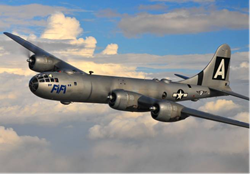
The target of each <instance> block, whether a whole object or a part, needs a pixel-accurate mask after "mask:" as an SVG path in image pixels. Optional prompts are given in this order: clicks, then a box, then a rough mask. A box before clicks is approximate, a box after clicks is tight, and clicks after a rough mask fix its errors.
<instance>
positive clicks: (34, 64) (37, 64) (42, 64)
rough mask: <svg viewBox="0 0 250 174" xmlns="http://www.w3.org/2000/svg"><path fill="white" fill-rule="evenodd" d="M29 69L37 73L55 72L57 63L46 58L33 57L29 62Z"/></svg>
mask: <svg viewBox="0 0 250 174" xmlns="http://www.w3.org/2000/svg"><path fill="white" fill-rule="evenodd" d="M27 61H28V62H29V68H30V69H31V70H33V71H36V72H45V71H53V70H54V69H55V62H53V60H52V59H50V58H49V57H45V56H37V55H32V56H31V57H30V58H29V59H28V60H27Z"/></svg>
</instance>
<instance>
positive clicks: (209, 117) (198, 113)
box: [181, 107, 249, 128]
mask: <svg viewBox="0 0 250 174" xmlns="http://www.w3.org/2000/svg"><path fill="white" fill-rule="evenodd" d="M181 112H182V113H183V114H187V115H191V116H195V117H199V118H204V119H207V120H212V121H217V122H221V123H226V124H231V125H235V126H240V127H244V128H249V124H248V123H244V122H240V121H237V120H233V119H229V118H225V117H221V116H217V115H213V114H209V113H206V112H202V111H198V110H195V109H191V108H186V107H184V108H183V109H182V111H181Z"/></svg>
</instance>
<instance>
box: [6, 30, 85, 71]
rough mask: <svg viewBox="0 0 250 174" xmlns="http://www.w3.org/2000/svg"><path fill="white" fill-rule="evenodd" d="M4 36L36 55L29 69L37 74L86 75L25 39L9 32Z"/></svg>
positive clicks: (30, 59)
mask: <svg viewBox="0 0 250 174" xmlns="http://www.w3.org/2000/svg"><path fill="white" fill-rule="evenodd" d="M4 34H5V35H6V36H8V37H9V38H11V39H13V40H14V41H16V42H17V43H19V44H20V45H22V46H23V47H25V48H26V49H28V50H30V51H31V52H33V53H34V55H33V56H31V57H30V58H29V59H28V62H29V67H30V69H32V70H33V71H37V72H45V71H66V72H69V71H71V72H80V73H84V74H86V73H85V72H83V71H82V70H80V69H78V68H76V67H74V66H72V65H70V64H68V63H66V62H64V61H62V60H60V59H59V58H57V57H55V56H53V55H52V54H50V53H48V52H46V51H44V50H43V49H41V48H39V47H38V46H36V45H34V44H32V43H30V42H28V41H26V40H24V39H23V38H21V37H19V36H16V35H14V34H11V33H8V32H4Z"/></svg>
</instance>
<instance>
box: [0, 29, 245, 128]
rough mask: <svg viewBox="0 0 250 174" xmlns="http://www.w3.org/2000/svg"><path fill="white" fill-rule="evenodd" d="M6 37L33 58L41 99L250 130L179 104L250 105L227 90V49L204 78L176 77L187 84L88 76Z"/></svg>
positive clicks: (220, 51)
mask: <svg viewBox="0 0 250 174" xmlns="http://www.w3.org/2000/svg"><path fill="white" fill-rule="evenodd" d="M4 34H5V35H7V36H8V37H10V38H11V39H13V40H14V41H16V42H17V43H19V44H20V45H22V46H23V47H25V48H26V49H28V50H29V51H31V52H33V53H34V55H32V56H31V57H29V58H28V60H27V61H28V63H29V68H30V69H31V70H33V71H36V72H40V74H38V75H36V76H34V77H32V79H31V80H30V82H29V88H30V90H31V91H32V92H33V93H34V94H35V95H37V96H39V97H41V98H44V99H50V100H57V101H60V102H61V103H62V104H66V105H67V104H70V103H71V102H86V103H106V104H109V106H110V107H111V108H113V109H117V110H121V111H132V112H151V116H152V117H153V118H154V119H156V120H158V121H163V122H175V121H180V120H183V119H185V118H187V117H189V116H194V117H199V118H204V119H208V120H213V121H217V122H222V123H226V124H231V125H235V126H240V127H245V128H249V124H248V123H244V122H240V121H236V120H232V119H229V118H225V117H221V116H217V115H212V114H210V113H206V112H202V111H198V110H195V109H191V108H187V107H185V106H183V105H181V104H179V103H177V102H179V101H185V100H192V101H197V100H199V99H202V98H208V97H217V96H224V95H232V96H235V97H239V98H242V99H245V100H249V98H248V97H246V96H243V95H241V94H237V93H235V92H233V91H232V90H231V88H230V87H229V70H230V68H229V67H230V58H231V50H230V47H229V46H228V45H227V44H223V45H221V46H220V47H219V48H218V49H217V51H216V52H215V54H214V56H213V58H212V60H211V61H210V63H209V64H208V65H207V66H206V67H205V68H204V69H203V70H202V71H201V72H200V73H198V74H197V75H195V76H193V77H191V78H189V77H186V76H183V75H179V74H176V75H177V76H178V77H181V78H183V79H184V80H182V81H179V82H172V81H170V80H167V79H162V80H158V79H153V80H145V79H134V78H124V77H113V76H101V75H92V73H90V74H87V73H85V72H83V71H81V70H79V69H77V68H75V67H74V66H72V65H70V64H68V63H66V62H64V61H62V60H60V59H58V58H57V57H55V56H53V55H51V54H49V53H48V52H46V51H44V50H43V49H41V48H39V47H37V46H35V45H33V44H32V43H30V42H28V41H26V40H24V39H22V38H21V37H19V36H16V35H13V34H10V33H7V32H4Z"/></svg>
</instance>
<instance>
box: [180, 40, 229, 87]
mask: <svg viewBox="0 0 250 174" xmlns="http://www.w3.org/2000/svg"><path fill="white" fill-rule="evenodd" d="M230 58H231V49H230V47H229V46H228V45H227V44H223V45H221V46H220V47H219V48H218V49H217V51H216V52H215V54H214V56H213V58H212V60H211V61H210V62H209V64H208V65H207V66H206V67H205V68H204V69H203V70H202V71H201V72H200V73H198V74H197V75H195V76H193V77H191V78H189V79H187V80H183V81H181V82H180V83H186V84H194V85H201V86H208V87H213V88H216V89H228V90H229V89H230V88H229V70H230V68H229V67H230Z"/></svg>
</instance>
